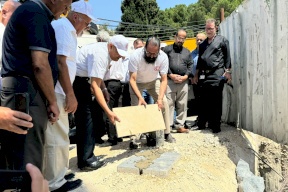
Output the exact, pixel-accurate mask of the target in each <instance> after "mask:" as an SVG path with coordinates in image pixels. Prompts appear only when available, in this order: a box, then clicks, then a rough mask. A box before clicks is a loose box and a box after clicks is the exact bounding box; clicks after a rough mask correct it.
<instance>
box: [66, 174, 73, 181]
mask: <svg viewBox="0 0 288 192" xmlns="http://www.w3.org/2000/svg"><path fill="white" fill-rule="evenodd" d="M74 177H75V174H74V173H68V174H66V175H65V176H64V179H65V180H71V179H73V178H74Z"/></svg>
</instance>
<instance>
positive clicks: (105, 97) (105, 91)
mask: <svg viewBox="0 0 288 192" xmlns="http://www.w3.org/2000/svg"><path fill="white" fill-rule="evenodd" d="M102 93H103V96H104V99H105V101H106V103H108V102H109V101H110V94H109V92H108V91H107V90H106V89H105V90H104V91H103V92H102Z"/></svg>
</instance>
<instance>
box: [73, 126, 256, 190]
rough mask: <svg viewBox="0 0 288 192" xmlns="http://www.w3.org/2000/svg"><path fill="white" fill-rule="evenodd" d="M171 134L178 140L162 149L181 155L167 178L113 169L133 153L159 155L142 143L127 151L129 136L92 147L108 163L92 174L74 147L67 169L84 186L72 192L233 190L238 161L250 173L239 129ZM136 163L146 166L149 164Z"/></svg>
mask: <svg viewBox="0 0 288 192" xmlns="http://www.w3.org/2000/svg"><path fill="white" fill-rule="evenodd" d="M172 135H173V137H175V138H176V143H166V142H165V145H164V146H163V147H161V148H160V151H165V152H166V151H175V152H177V153H179V154H180V156H181V157H180V159H179V160H178V161H177V162H176V163H175V165H174V167H173V169H172V170H171V171H170V172H169V175H168V176H167V177H165V178H159V177H156V176H153V175H135V174H131V173H118V172H117V166H118V165H119V164H121V163H122V162H123V161H125V160H127V159H128V158H129V157H131V156H132V155H139V154H141V153H142V155H143V154H146V155H147V154H150V155H148V156H150V157H151V159H153V158H155V157H158V156H160V155H161V154H160V153H159V151H158V152H156V153H153V152H151V151H152V150H151V148H149V147H146V146H143V145H142V148H141V149H137V150H129V139H124V142H122V143H119V144H118V145H116V146H112V147H111V146H104V145H102V146H101V145H100V146H96V148H95V154H96V155H97V156H101V157H102V159H103V160H105V161H106V162H107V165H106V166H105V167H102V168H100V169H98V170H96V171H92V172H80V171H79V169H78V168H77V159H76V148H74V149H72V150H71V151H70V170H69V171H72V172H75V178H80V179H82V180H83V185H82V186H81V187H80V188H78V189H76V190H74V191H76V192H85V191H88V192H147V191H148V192H162V191H163V192H237V187H238V184H237V180H236V173H235V169H236V165H237V163H238V161H239V159H240V158H241V159H243V160H245V161H246V162H248V163H249V164H250V165H251V167H250V169H251V171H252V172H254V169H255V167H254V164H255V162H254V160H255V156H254V153H253V152H252V150H251V149H249V148H250V146H249V142H247V141H246V139H245V138H244V137H243V135H242V132H241V130H240V129H236V128H234V127H231V126H228V125H222V132H221V133H218V134H213V133H212V132H211V130H210V129H207V130H201V131H190V133H188V134H183V133H172ZM149 151H150V152H149ZM156 151H157V150H156ZM137 166H142V167H145V166H147V163H146V164H141V163H140V164H138V165H137Z"/></svg>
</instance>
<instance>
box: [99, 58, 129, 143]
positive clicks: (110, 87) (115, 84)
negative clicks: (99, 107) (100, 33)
mask: <svg viewBox="0 0 288 192" xmlns="http://www.w3.org/2000/svg"><path fill="white" fill-rule="evenodd" d="M125 59H126V58H125ZM125 59H124V60H123V59H122V58H120V59H119V60H118V61H111V63H110V65H109V69H108V71H107V73H106V74H105V76H104V83H105V86H106V87H107V91H108V93H109V96H110V98H109V101H108V106H109V108H110V109H111V110H112V108H114V107H118V103H119V98H120V96H121V94H122V84H121V81H125V78H126V75H127V73H128V62H124V61H125ZM126 60H127V59H126ZM104 119H105V127H106V130H107V134H108V142H109V143H110V144H111V145H117V143H118V142H122V141H123V140H122V138H118V137H117V132H116V128H115V125H114V124H112V123H111V121H110V120H109V118H108V117H107V116H106V115H105V114H104Z"/></svg>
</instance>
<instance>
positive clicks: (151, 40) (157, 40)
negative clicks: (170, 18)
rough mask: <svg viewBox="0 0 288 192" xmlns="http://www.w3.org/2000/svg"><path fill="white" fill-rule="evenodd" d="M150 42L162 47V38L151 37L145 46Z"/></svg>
mask: <svg viewBox="0 0 288 192" xmlns="http://www.w3.org/2000/svg"><path fill="white" fill-rule="evenodd" d="M148 44H152V45H154V46H158V47H159V48H160V40H159V39H158V38H157V37H155V36H152V37H149V38H148V39H147V41H146V44H145V48H147V46H148Z"/></svg>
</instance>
